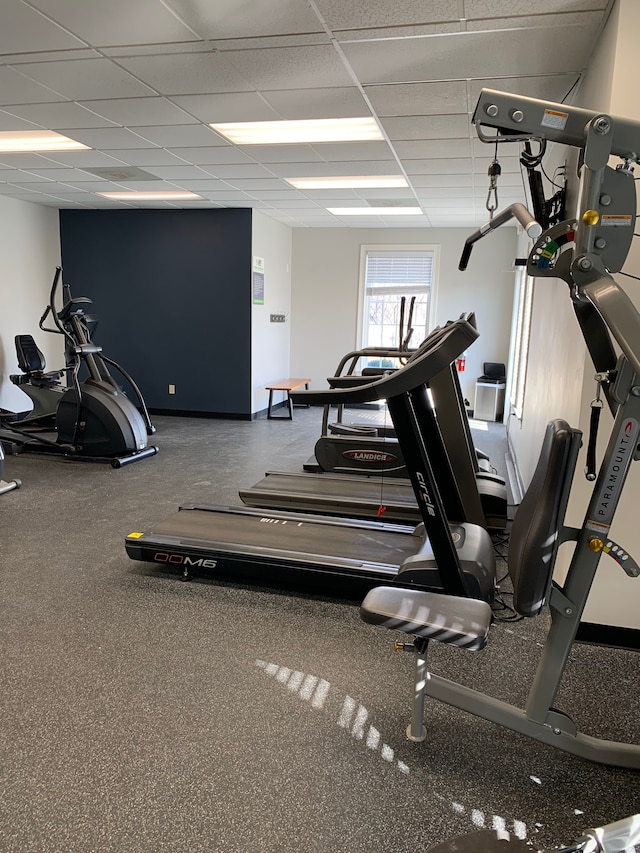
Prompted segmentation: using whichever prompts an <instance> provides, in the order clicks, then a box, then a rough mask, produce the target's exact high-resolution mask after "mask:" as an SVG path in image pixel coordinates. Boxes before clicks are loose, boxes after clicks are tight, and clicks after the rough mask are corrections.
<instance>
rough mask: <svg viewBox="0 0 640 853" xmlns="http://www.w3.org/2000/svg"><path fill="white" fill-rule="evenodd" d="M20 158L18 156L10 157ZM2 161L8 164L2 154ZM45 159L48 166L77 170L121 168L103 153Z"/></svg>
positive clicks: (60, 153)
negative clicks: (73, 167)
mask: <svg viewBox="0 0 640 853" xmlns="http://www.w3.org/2000/svg"><path fill="white" fill-rule="evenodd" d="M11 156H16V157H18V156H20V155H11ZM2 159H3V161H5V162H7V163H8V162H9V160H8V159H7V155H6V154H3V155H2ZM42 159H46V160H47V162H48V163H49V165H51V164H53V163H58V164H60V165H62V166H76V167H77V168H78V169H83V168H84V169H94V168H96V167H97V166H121V165H122V160H118V159H116V158H115V157H111V156H110V155H109V154H107V153H105V152H104V151H56V152H55V153H51V154H49V156H48V157H47V158H42Z"/></svg>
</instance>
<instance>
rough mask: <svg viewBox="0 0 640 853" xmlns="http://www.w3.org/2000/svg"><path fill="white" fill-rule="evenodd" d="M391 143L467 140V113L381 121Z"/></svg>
mask: <svg viewBox="0 0 640 853" xmlns="http://www.w3.org/2000/svg"><path fill="white" fill-rule="evenodd" d="M382 126H383V127H384V129H385V131H386V132H387V134H388V136H389V139H390V140H391V141H392V142H393V141H395V140H397V139H468V138H469V137H470V135H471V126H470V123H469V116H468V115H467V113H462V114H460V115H443V116H437V115H434V116H422V115H420V116H396V117H390V118H384V119H382Z"/></svg>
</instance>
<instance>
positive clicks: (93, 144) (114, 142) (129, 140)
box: [73, 127, 155, 149]
mask: <svg viewBox="0 0 640 853" xmlns="http://www.w3.org/2000/svg"><path fill="white" fill-rule="evenodd" d="M73 138H74V139H75V140H77V141H78V142H82V143H83V144H84V145H88V146H89V147H90V148H114V149H115V148H125V149H126V148H153V147H154V146H155V143H153V142H150V141H149V140H148V139H143V138H142V137H141V136H138V134H137V133H132V132H131V131H130V130H127V129H126V128H124V127H104V128H96V129H92V130H84V129H82V130H80V129H77V130H75V131H74V134H73Z"/></svg>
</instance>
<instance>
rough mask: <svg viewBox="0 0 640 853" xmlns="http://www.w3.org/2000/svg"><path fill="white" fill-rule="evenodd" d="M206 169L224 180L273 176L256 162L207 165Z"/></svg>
mask: <svg viewBox="0 0 640 853" xmlns="http://www.w3.org/2000/svg"><path fill="white" fill-rule="evenodd" d="M208 169H209V172H210V173H211V174H215V176H216V178H222V179H223V180H225V181H226V180H229V179H230V178H273V174H272V173H271V172H270V171H268V170H267V169H265V168H264V166H260V165H259V164H258V163H250V164H243V163H237V164H231V165H229V166H223V165H219V166H209V167H208Z"/></svg>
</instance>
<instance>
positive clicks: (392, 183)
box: [285, 175, 408, 190]
mask: <svg viewBox="0 0 640 853" xmlns="http://www.w3.org/2000/svg"><path fill="white" fill-rule="evenodd" d="M285 181H286V182H287V183H288V184H291V186H292V187H295V188H296V189H297V190H357V189H373V188H375V189H386V188H393V187H406V186H408V184H407V182H406V180H405V179H404V178H403V177H402V175H357V176H356V175H354V176H353V177H351V178H348V177H344V178H285Z"/></svg>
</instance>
